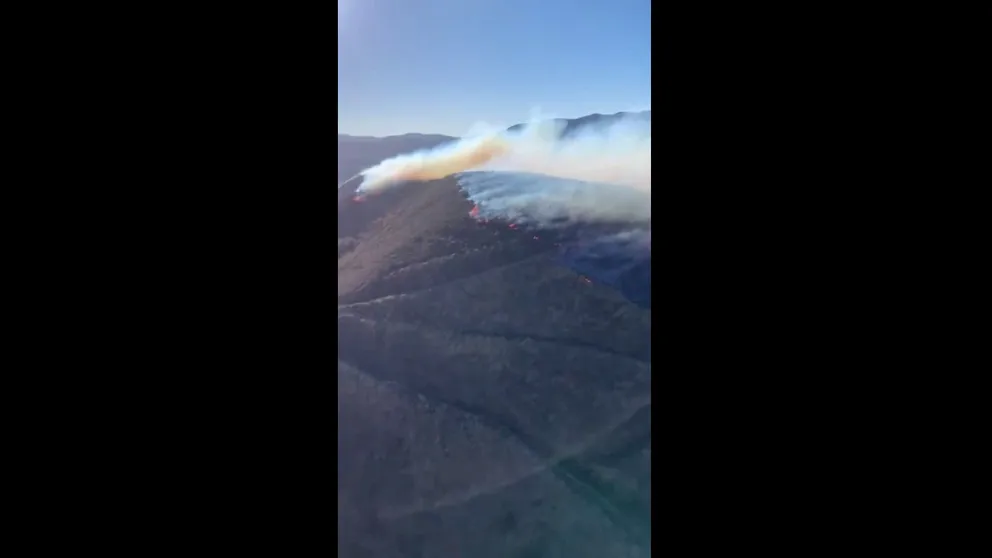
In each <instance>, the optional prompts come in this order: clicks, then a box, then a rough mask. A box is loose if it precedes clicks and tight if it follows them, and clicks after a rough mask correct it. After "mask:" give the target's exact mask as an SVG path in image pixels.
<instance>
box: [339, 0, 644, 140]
mask: <svg viewBox="0 0 992 558" xmlns="http://www.w3.org/2000/svg"><path fill="white" fill-rule="evenodd" d="M650 16H651V2H650V0H338V132H339V133H346V134H355V135H375V136H384V135H393V134H403V133H407V132H421V133H442V134H450V135H461V134H464V133H465V132H467V131H468V130H469V129H470V127H471V126H472V125H473V124H475V123H478V122H486V123H490V124H498V125H510V124H516V123H518V122H522V121H526V120H527V119H528V117H529V116H530V114H531V112H532V111H533V110H534V109H540V111H541V112H542V113H543V114H550V115H552V116H558V117H576V116H582V115H585V114H590V113H593V112H601V113H613V112H617V111H621V110H640V109H646V108H649V107H650V103H651V18H650Z"/></svg>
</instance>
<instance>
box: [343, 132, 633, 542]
mask: <svg viewBox="0 0 992 558" xmlns="http://www.w3.org/2000/svg"><path fill="white" fill-rule="evenodd" d="M613 116H614V117H615V115H613ZM648 117H649V116H648ZM596 118H609V117H604V116H602V115H590V117H587V119H586V120H585V121H583V122H579V123H578V124H572V126H573V127H574V126H581V125H583V124H585V123H589V122H592V121H595V119H596ZM576 120H577V121H579V120H582V119H576ZM452 139H453V138H449V137H446V136H421V135H415V134H409V135H405V136H395V137H391V138H379V139H376V138H361V137H353V136H339V138H338V140H339V141H338V153H339V169H338V176H339V180H343V179H347V178H349V177H351V176H353V175H354V174H355V173H357V172H358V171H360V170H362V169H363V168H367V167H368V166H371V165H373V164H375V163H377V162H379V161H380V160H382V159H385V158H388V157H391V156H394V155H397V154H400V153H403V152H408V151H411V150H416V149H423V148H427V147H433V146H435V145H439V144H441V143H444V142H446V141H450V140H452ZM356 182H357V181H356ZM355 186H357V183H352V184H350V185H347V186H345V188H344V189H343V190H344V191H342V192H341V193H340V194H339V197H340V198H341V200H339V207H338V219H339V221H338V318H337V319H338V411H337V412H338V467H339V469H338V489H339V500H338V516H339V525H338V533H339V552H340V553H341V555H342V556H370V557H379V556H396V557H401V556H403V557H410V556H423V557H428V556H473V557H476V558H482V557H494V558H496V557H500V558H502V557H509V556H532V557H538V556H569V557H575V558H583V557H590V558H592V557H595V558H602V557H607V556H608V557H624V556H647V555H649V553H650V552H649V551H650V533H651V530H650V482H651V479H650V464H651V439H650V434H651V365H650V358H651V340H650V321H651V313H650V305H649V304H648V305H643V304H641V305H639V304H636V303H635V302H632V301H631V300H630V299H628V298H626V297H625V296H624V295H623V293H622V292H621V291H619V290H617V289H614V288H611V287H610V286H607V285H606V284H604V283H602V282H599V281H589V280H588V278H586V277H584V276H583V275H581V274H580V273H578V272H577V271H576V270H575V269H573V268H572V267H569V266H568V265H565V263H563V259H562V256H561V247H559V246H556V244H561V243H562V242H564V240H563V239H562V238H559V237H558V236H556V234H561V233H553V232H551V231H523V230H520V229H511V228H509V227H507V226H506V224H505V223H487V224H481V223H479V222H477V221H475V220H474V219H472V218H470V217H469V215H468V212H469V210H470V209H471V207H472V206H471V204H470V203H469V202H468V201H467V200H466V199H465V198H464V196H463V195H462V193H461V192H460V191H459V189H458V186H457V184H456V183H455V180H454V179H451V178H448V179H444V180H438V181H433V182H428V183H422V184H411V185H408V186H406V187H401V188H396V189H393V190H389V191H386V192H385V193H383V194H382V195H381V196H378V197H376V198H374V199H371V200H369V201H367V202H363V203H351V202H350V201H348V198H350V196H351V194H352V192H353V190H354V187H355ZM647 257H648V261H647V265H648V266H649V265H650V259H649V258H650V255H648V256H647ZM641 271H642V272H643V269H642V270H641ZM646 280H647V282H648V283H649V282H650V278H649V276H648V278H647V279H646ZM642 282H643V279H642ZM642 288H643V285H642Z"/></svg>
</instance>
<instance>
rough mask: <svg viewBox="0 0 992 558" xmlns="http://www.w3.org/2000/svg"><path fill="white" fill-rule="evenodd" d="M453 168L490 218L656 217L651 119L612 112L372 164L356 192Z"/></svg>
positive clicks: (542, 220) (545, 123) (627, 219)
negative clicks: (598, 119)
mask: <svg viewBox="0 0 992 558" xmlns="http://www.w3.org/2000/svg"><path fill="white" fill-rule="evenodd" d="M470 171H475V172H470ZM454 174H458V175H459V177H458V182H459V185H460V186H461V187H462V189H463V190H464V191H465V192H466V194H467V195H468V197H469V198H470V199H472V200H473V201H475V202H476V203H477V204H478V206H479V207H480V208H481V210H482V212H483V214H484V215H487V216H491V217H506V218H510V219H516V220H524V221H527V220H529V221H533V222H536V223H542V224H547V223H550V222H553V221H560V220H565V221H572V222H574V221H617V222H647V223H650V220H651V123H650V120H646V119H644V118H637V117H627V118H625V117H610V118H606V119H604V120H603V121H601V122H591V123H588V124H585V125H583V126H581V127H577V128H573V129H568V128H567V126H566V124H565V123H564V122H563V121H556V120H551V121H548V120H545V121H536V122H532V123H530V124H528V125H526V126H524V127H523V128H522V129H520V130H517V131H507V130H500V131H484V132H482V133H479V134H476V135H474V136H472V137H468V138H465V139H462V140H459V141H456V142H453V143H451V144H447V145H444V146H440V147H438V148H435V149H431V150H427V151H420V152H415V153H410V154H405V155H400V156H398V157H394V158H392V159H387V160H385V161H383V162H382V163H379V164H378V165H376V166H374V167H372V168H369V169H366V170H364V171H362V172H361V173H360V175H361V176H362V184H361V186H359V188H358V190H357V192H358V193H359V194H369V193H375V192H377V191H381V190H383V189H386V188H390V187H393V186H396V185H399V184H402V183H407V182H417V181H427V180H436V179H440V178H444V177H447V176H451V175H454Z"/></svg>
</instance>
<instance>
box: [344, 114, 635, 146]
mask: <svg viewBox="0 0 992 558" xmlns="http://www.w3.org/2000/svg"><path fill="white" fill-rule="evenodd" d="M620 119H637V120H641V119H643V120H645V121H647V122H650V121H651V111H649V110H646V111H640V112H617V113H614V114H599V113H594V114H587V115H586V116H580V117H578V118H556V119H554V120H555V121H556V122H563V123H564V124H565V132H564V133H565V134H566V135H567V134H568V133H570V132H572V131H573V130H577V129H580V128H583V127H585V126H588V125H590V124H601V123H605V122H609V121H611V120H620ZM526 125H527V124H524V123H521V124H514V125H513V126H510V127H509V128H507V130H511V131H516V130H520V129H522V128H523V127H524V126H526ZM453 139H458V138H457V137H455V136H446V135H443V134H418V133H410V134H402V135H398V136H385V137H375V136H352V135H349V134H338V141H339V142H346V143H351V144H369V143H377V142H388V143H389V144H390V145H393V146H398V145H402V144H409V145H429V146H433V145H437V144H438V143H443V142H445V141H450V140H453Z"/></svg>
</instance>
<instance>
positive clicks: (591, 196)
mask: <svg viewBox="0 0 992 558" xmlns="http://www.w3.org/2000/svg"><path fill="white" fill-rule="evenodd" d="M458 185H459V186H461V188H462V190H464V191H465V194H466V195H467V196H468V198H469V199H470V200H472V201H473V202H475V203H476V205H478V207H479V211H478V213H477V217H479V218H483V219H507V220H510V221H515V222H520V223H530V224H534V225H539V226H548V225H551V224H556V223H560V224H568V223H575V222H589V221H593V222H604V223H609V222H614V223H650V222H651V196H650V193H649V192H646V191H644V190H639V189H635V188H632V187H628V186H615V185H611V184H603V183H598V182H583V181H579V180H573V179H567V178H557V177H553V176H547V175H540V174H532V173H520V172H467V173H463V174H461V175H460V176H459V177H458Z"/></svg>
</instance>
